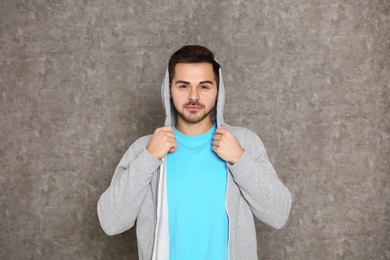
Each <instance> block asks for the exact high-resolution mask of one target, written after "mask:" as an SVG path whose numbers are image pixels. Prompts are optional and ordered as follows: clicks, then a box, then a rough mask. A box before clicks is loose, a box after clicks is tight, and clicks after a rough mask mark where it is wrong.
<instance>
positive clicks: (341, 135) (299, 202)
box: [0, 0, 390, 259]
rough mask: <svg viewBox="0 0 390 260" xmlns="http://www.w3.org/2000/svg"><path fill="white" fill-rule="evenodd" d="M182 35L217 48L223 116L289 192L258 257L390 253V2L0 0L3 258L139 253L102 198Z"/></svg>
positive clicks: (149, 115)
mask: <svg viewBox="0 0 390 260" xmlns="http://www.w3.org/2000/svg"><path fill="white" fill-rule="evenodd" d="M184 44H203V45H205V46H208V47H209V48H210V49H212V50H213V51H214V52H215V53H216V54H217V59H218V60H219V61H220V63H221V64H222V66H223V71H224V79H225V83H226V86H227V97H226V103H227V106H226V113H225V118H226V121H227V122H228V123H230V124H234V125H241V126H245V127H248V128H249V129H251V130H253V131H254V132H256V133H257V134H258V135H259V136H260V137H261V138H262V140H263V141H264V144H265V146H266V148H267V151H268V154H269V156H270V159H271V161H272V162H273V164H274V166H275V168H276V170H277V172H278V174H279V177H280V178H281V179H282V180H283V182H284V183H285V184H286V185H287V186H288V187H289V189H290V191H291V192H292V194H293V198H294V202H293V208H292V212H291V216H290V219H289V222H288V223H287V225H286V226H285V227H284V228H283V229H282V230H279V231H275V230H272V229H271V228H269V227H267V226H266V225H264V224H262V223H261V222H259V221H258V222H256V226H257V229H258V230H257V231H258V248H259V249H258V255H259V258H260V259H390V237H389V233H390V187H389V185H390V183H389V174H390V142H389V141H390V118H389V117H390V100H389V99H390V2H389V1H388V0H362V1H356V0H344V1H342V0H329V1H319V0H298V1H290V0H282V1H269V0H264V1H253V0H252V1H248V0H235V1H221V0H206V1H199V2H198V1H186V2H185V1H178V0H163V1H152V0H146V1H145V0H134V1H125V0H117V1H102V0H100V1H99V0H96V1H70V0H69V1H44V0H42V1H18V0H16V1H11V0H2V1H0V90H1V91H0V93H1V95H0V100H1V102H0V110H1V126H0V145H1V146H0V170H1V174H0V190H1V192H0V209H1V210H0V230H1V231H0V232H1V233H0V234H1V235H0V259H137V247H136V239H135V233H134V231H133V230H130V231H127V232H125V233H124V234H121V235H118V236H114V237H109V236H106V235H105V234H104V233H103V231H102V230H101V228H100V226H99V223H98V219H97V214H96V202H97V200H98V198H99V196H100V194H101V193H102V192H103V191H104V190H105V189H106V188H107V187H108V185H109V182H110V180H111V177H112V174H113V172H114V168H115V167H116V165H117V163H118V162H119V159H120V158H121V156H122V155H123V153H124V152H125V150H126V149H127V148H128V146H129V145H130V144H131V143H132V142H133V141H135V140H136V139H137V138H138V137H140V136H142V135H144V134H149V133H152V132H153V131H154V129H155V128H156V127H159V126H162V124H163V117H164V114H163V110H162V104H161V101H160V86H161V82H162V79H163V76H164V72H165V67H166V63H167V60H168V58H169V56H170V55H171V54H172V53H173V51H175V50H176V49H178V48H179V47H181V46H182V45H184Z"/></svg>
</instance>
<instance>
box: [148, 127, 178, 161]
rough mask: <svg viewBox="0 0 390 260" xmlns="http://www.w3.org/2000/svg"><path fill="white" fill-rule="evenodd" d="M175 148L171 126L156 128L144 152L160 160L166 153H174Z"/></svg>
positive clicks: (174, 138) (175, 143)
mask: <svg viewBox="0 0 390 260" xmlns="http://www.w3.org/2000/svg"><path fill="white" fill-rule="evenodd" d="M176 147H177V142H176V136H175V132H174V131H173V128H172V126H164V127H160V128H157V129H156V131H154V134H153V136H152V139H151V140H150V142H149V145H148V147H146V150H148V151H149V152H150V153H151V154H152V155H153V156H154V157H156V158H157V159H158V160H161V159H162V158H164V157H165V155H167V153H168V152H173V151H175V150H176Z"/></svg>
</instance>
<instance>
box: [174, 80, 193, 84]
mask: <svg viewBox="0 0 390 260" xmlns="http://www.w3.org/2000/svg"><path fill="white" fill-rule="evenodd" d="M175 84H187V85H188V84H190V83H189V82H188V81H184V80H178V81H176V82H175Z"/></svg>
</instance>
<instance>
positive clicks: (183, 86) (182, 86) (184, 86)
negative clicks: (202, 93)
mask: <svg viewBox="0 0 390 260" xmlns="http://www.w3.org/2000/svg"><path fill="white" fill-rule="evenodd" d="M179 88H187V86H186V85H180V86H179Z"/></svg>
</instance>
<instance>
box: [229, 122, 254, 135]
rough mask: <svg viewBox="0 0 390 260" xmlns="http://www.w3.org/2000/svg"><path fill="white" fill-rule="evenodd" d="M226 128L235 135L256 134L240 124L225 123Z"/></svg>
mask: <svg viewBox="0 0 390 260" xmlns="http://www.w3.org/2000/svg"><path fill="white" fill-rule="evenodd" d="M226 129H227V130H229V131H230V132H232V133H233V134H234V135H235V136H236V137H237V135H238V136H247V137H251V136H257V135H256V134H255V133H254V132H253V131H252V130H249V129H248V128H246V127H242V126H232V125H228V124H226Z"/></svg>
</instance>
